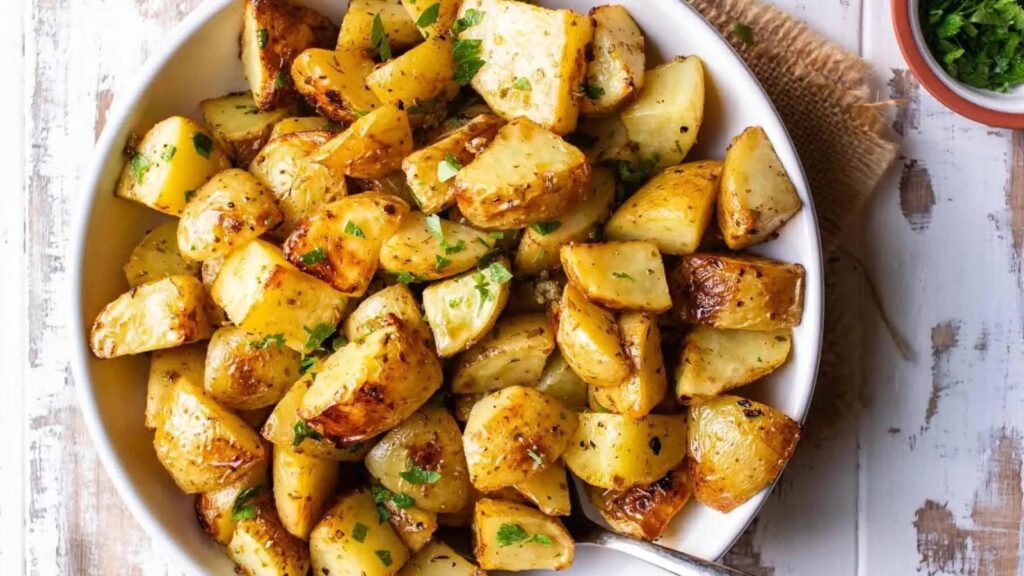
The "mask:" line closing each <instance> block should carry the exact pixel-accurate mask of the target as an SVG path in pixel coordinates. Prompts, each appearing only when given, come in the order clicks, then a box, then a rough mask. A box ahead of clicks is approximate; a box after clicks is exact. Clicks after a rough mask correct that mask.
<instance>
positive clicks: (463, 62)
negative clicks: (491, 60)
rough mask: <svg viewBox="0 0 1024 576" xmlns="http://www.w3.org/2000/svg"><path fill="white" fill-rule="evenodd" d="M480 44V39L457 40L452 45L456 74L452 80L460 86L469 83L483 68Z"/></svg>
mask: <svg viewBox="0 0 1024 576" xmlns="http://www.w3.org/2000/svg"><path fill="white" fill-rule="evenodd" d="M480 44H481V41H480V40H456V41H455V44H453V45H452V58H454V59H455V74H454V75H453V76H452V80H455V82H457V83H458V84H459V85H460V86H465V85H467V84H469V81H470V80H472V79H473V77H474V76H476V73H477V72H479V71H480V68H483V65H484V61H483V60H481V59H480Z"/></svg>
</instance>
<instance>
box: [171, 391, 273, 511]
mask: <svg viewBox="0 0 1024 576" xmlns="http://www.w3.org/2000/svg"><path fill="white" fill-rule="evenodd" d="M167 394H168V395H167V399H166V400H165V403H164V413H163V415H162V417H161V418H160V420H159V422H158V424H157V428H156V436H154V438H153V446H154V448H156V456H157V458H158V459H159V460H160V463H161V464H163V465H164V468H166V469H167V472H168V473H170V475H171V478H173V479H174V482H175V483H176V484H177V485H178V487H179V488H181V490H182V491H183V492H185V493H186V494H195V493H197V492H206V491H209V490H216V489H217V488H223V487H224V486H227V485H228V484H231V483H232V482H235V481H237V480H239V479H240V478H242V477H244V476H245V475H246V474H247V473H248V471H249V469H250V468H252V467H253V466H256V465H257V463H258V462H259V461H260V460H263V459H265V458H266V457H267V454H266V448H264V446H263V444H262V443H261V442H260V437H259V435H258V434H256V432H255V431H254V430H253V429H252V428H250V427H249V425H248V424H246V423H245V421H244V420H242V419H241V418H239V417H238V416H236V415H234V414H233V413H231V412H230V411H229V410H227V409H226V408H223V407H222V406H220V405H219V404H217V403H216V402H215V401H214V400H213V399H212V398H210V397H209V396H207V395H206V394H205V393H204V392H203V389H202V388H200V387H199V386H196V385H195V384H192V383H191V382H189V381H187V380H185V379H179V380H178V381H177V382H176V383H175V384H174V388H172V389H171V390H170V391H169V392H168V393H167Z"/></svg>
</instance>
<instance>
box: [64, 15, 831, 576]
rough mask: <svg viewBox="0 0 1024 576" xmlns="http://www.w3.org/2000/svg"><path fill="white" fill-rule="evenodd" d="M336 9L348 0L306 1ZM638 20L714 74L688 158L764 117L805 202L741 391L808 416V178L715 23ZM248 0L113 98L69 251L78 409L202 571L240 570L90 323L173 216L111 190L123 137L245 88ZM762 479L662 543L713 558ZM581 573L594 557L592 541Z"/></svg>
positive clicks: (817, 284) (136, 362)
mask: <svg viewBox="0 0 1024 576" xmlns="http://www.w3.org/2000/svg"><path fill="white" fill-rule="evenodd" d="M303 3H305V4H308V5H310V6H312V7H314V8H317V9H319V10H321V11H323V12H324V13H326V14H328V15H329V16H331V17H332V18H334V19H335V20H336V21H340V19H341V16H342V14H343V13H344V6H345V3H344V2H338V1H337V0H304V1H303ZM600 3H601V2H599V1H597V0H542V1H541V2H539V4H542V5H547V6H552V7H567V8H573V9H575V10H577V11H582V12H586V11H588V10H589V9H590V8H592V7H593V6H595V5H598V4H600ZM620 3H621V4H623V5H624V6H625V7H626V8H627V9H628V10H629V11H630V13H631V14H632V15H633V17H634V18H635V19H636V20H637V22H638V23H639V25H640V26H641V28H643V30H644V32H645V35H646V37H647V40H648V46H649V52H650V56H651V58H652V59H653V58H656V59H660V58H664V57H671V56H674V55H679V54H697V55H699V56H700V57H701V58H702V59H703V60H704V62H705V65H706V69H707V74H708V79H707V80H708V82H707V86H708V102H707V107H706V119H705V124H704V125H703V127H702V128H701V130H700V134H699V138H698V140H699V143H698V145H697V146H696V147H695V149H694V151H693V152H692V153H691V154H690V158H721V157H722V155H723V154H724V151H725V148H726V146H727V144H728V143H729V139H730V138H731V137H732V136H733V135H735V134H738V133H739V132H740V131H742V129H743V128H745V127H746V126H749V125H760V126H762V127H763V128H764V129H765V131H766V132H767V134H768V136H769V137H770V138H771V140H772V142H773V143H774V145H775V148H776V150H777V152H778V153H779V156H780V158H781V159H782V162H783V164H784V165H785V167H786V169H787V171H788V172H789V174H790V176H791V177H792V179H793V181H794V183H795V184H796V187H797V190H798V192H799V194H800V197H801V198H802V199H803V201H804V204H805V208H804V209H803V210H802V211H800V212H799V213H798V214H797V215H796V216H795V217H794V218H793V219H792V221H790V222H789V223H788V224H787V225H786V226H785V227H784V228H783V230H782V231H781V234H780V236H779V238H778V239H776V240H774V241H772V242H769V243H767V244H764V245H762V246H760V247H758V249H757V250H756V251H757V252H759V253H762V254H764V255H768V256H771V257H775V258H779V259H782V260H787V261H791V262H799V263H801V264H803V266H804V267H805V268H806V271H807V277H806V293H805V311H804V318H803V323H802V324H801V325H800V326H799V327H797V328H796V329H795V330H794V333H793V354H792V358H791V359H790V361H789V362H788V363H787V364H786V365H785V366H784V367H783V368H782V369H780V370H779V371H777V372H776V373H774V374H773V375H772V376H771V377H769V378H767V379H765V380H764V381H762V382H759V383H757V384H755V385H753V386H751V387H748V388H746V389H744V390H743V391H742V393H743V394H744V395H749V396H751V397H753V398H756V399H758V400H761V401H764V402H766V403H768V404H770V405H772V406H775V407H778V408H780V409H781V410H783V411H785V412H786V413H788V414H790V415H791V416H793V417H795V418H798V419H801V420H802V419H803V417H804V414H805V413H806V410H807V407H808V405H809V402H810V398H811V393H812V391H813V387H814V378H815V374H816V372H817V362H818V355H819V347H820V342H821V338H820V335H821V322H822V293H821V291H822V276H821V255H820V249H819V243H818V235H817V225H816V222H815V217H814V210H813V206H812V203H811V198H810V195H809V193H808V187H807V184H806V180H805V178H804V175H803V172H802V170H801V167H800V163H799V160H798V158H797V156H796V153H795V151H794V149H793V146H792V143H791V141H790V140H789V137H788V135H787V134H786V131H785V128H784V127H783V125H782V124H781V122H780V120H779V118H778V116H777V115H776V113H775V110H774V109H773V108H772V105H771V103H770V102H769V101H768V99H767V97H766V96H765V95H764V92H763V91H762V90H761V88H760V86H759V85H758V84H757V82H756V80H755V79H754V78H753V76H752V75H751V74H750V72H749V71H748V70H747V68H746V67H745V66H744V64H743V63H742V62H741V60H740V59H739V58H738V56H736V54H735V53H734V52H733V51H732V49H731V47H729V45H728V44H727V43H726V42H725V41H724V40H723V39H722V38H721V37H720V36H719V35H718V34H717V32H716V31H714V29H713V28H712V27H711V26H709V25H708V24H707V23H705V22H704V20H703V19H702V18H701V17H700V16H699V15H698V14H697V13H696V12H695V11H694V10H693V9H692V8H690V7H689V6H688V5H687V4H685V3H683V2H678V1H677V0H620ZM241 6H242V4H241V2H238V1H233V0H211V1H208V2H206V3H205V4H203V5H202V6H201V7H200V8H199V9H198V10H197V11H196V12H195V13H193V14H192V15H190V16H189V17H188V18H187V19H186V21H185V22H184V23H183V24H182V25H181V26H180V27H179V28H178V29H177V30H176V31H175V32H174V34H172V36H171V37H170V38H169V39H168V41H167V42H166V43H165V46H166V48H165V50H164V52H162V53H160V54H158V55H157V56H156V57H155V58H153V59H152V60H151V61H150V62H149V63H147V65H146V68H145V69H144V72H143V75H142V77H141V78H140V80H139V82H138V84H137V85H135V86H134V89H133V91H132V92H130V93H126V94H124V95H123V96H122V98H121V99H120V100H119V101H118V102H117V103H116V108H115V110H114V113H113V115H112V118H111V121H110V122H109V123H108V126H107V129H106V131H105V133H104V134H103V136H102V138H101V139H100V142H99V143H98V145H97V148H96V158H95V161H94V166H93V172H92V174H91V177H90V179H89V180H88V181H86V183H85V186H86V187H85V190H84V191H83V192H84V194H83V205H82V206H81V208H80V210H79V211H78V220H77V226H78V229H77V233H76V234H75V236H74V237H75V239H76V245H75V252H74V253H73V254H72V268H73V270H72V278H73V281H72V285H71V287H70V289H71V291H72V293H71V297H72V302H73V306H72V310H73V312H72V314H73V318H72V326H73V332H72V333H73V334H74V335H75V336H74V337H75V342H74V346H75V353H74V355H73V369H74V375H75V380H76V383H77V387H78V391H79V399H80V404H81V406H82V411H83V414H84V415H85V418H86V421H87V423H88V425H89V428H90V431H91V433H92V435H93V439H94V443H95V444H96V447H97V450H98V451H99V452H100V456H101V459H102V460H103V462H104V464H105V466H106V468H107V471H108V473H109V474H110V476H111V478H112V480H113V481H114V483H115V485H116V486H117V488H118V490H119V491H120V493H121V495H122V497H123V498H124V499H125V501H126V503H127V504H128V506H129V508H130V509H131V510H132V512H133V514H134V515H135V516H136V518H137V519H138V520H139V521H140V523H141V524H143V526H144V528H145V529H146V530H147V531H148V532H149V533H150V535H151V536H152V537H154V539H156V540H157V542H160V543H161V544H162V545H163V547H165V548H167V552H168V553H170V554H171V555H173V556H174V557H176V559H177V560H178V561H179V562H180V563H181V564H182V566H187V567H188V568H190V569H191V571H193V572H196V573H201V572H202V573H224V574H227V573H229V571H230V570H231V569H232V565H231V563H230V562H229V561H228V560H227V558H226V557H225V556H224V552H223V550H222V549H221V548H220V547H218V546H216V545H215V544H213V543H212V542H211V541H209V540H208V539H207V538H206V536H205V535H204V534H203V532H202V530H201V529H200V528H199V526H198V524H197V522H196V518H195V513H194V509H193V499H192V497H190V496H185V495H183V494H181V493H180V492H179V491H178V490H177V488H176V487H175V486H174V484H173V482H172V481H171V479H170V478H169V476H168V475H167V474H166V473H165V472H164V470H163V468H162V467H161V466H160V464H159V463H158V462H157V460H156V457H155V455H154V452H153V448H152V435H151V433H150V432H149V431H147V430H146V429H145V427H144V426H143V407H144V405H145V389H146V386H145V383H146V375H147V359H146V358H145V357H136V358H122V359H117V360H106V361H99V360H96V359H94V358H93V357H92V356H91V355H90V353H89V351H88V346H87V341H86V340H87V334H88V327H89V325H90V324H91V322H92V320H93V319H94V318H95V316H96V314H97V313H98V312H99V310H100V309H101V308H102V307H103V306H104V305H105V304H106V303H107V302H109V301H111V300H112V299H114V298H115V297H116V296H117V295H119V294H121V293H122V292H124V291H125V290H127V285H126V283H125V280H124V274H123V271H122V266H123V264H124V262H125V260H126V259H127V257H128V255H129V253H130V251H131V249H132V248H133V247H134V245H135V243H136V242H137V241H138V240H139V239H140V238H141V237H142V235H143V234H144V233H145V232H146V231H147V230H148V229H150V228H151V227H152V226H153V225H154V224H156V223H158V222H159V221H160V220H161V219H163V218H165V217H164V216H161V215H159V214H157V213H156V212H154V211H151V210H149V209H147V208H145V207H142V206H140V205H136V204H133V203H129V202H126V201H123V200H120V199H117V198H115V197H114V194H113V190H114V186H115V183H116V180H117V176H118V173H119V171H120V169H121V167H122V166H123V162H124V158H123V157H122V155H121V154H120V152H119V151H120V149H121V147H122V146H123V145H124V142H125V141H126V139H127V138H128V136H129V135H130V134H131V133H132V132H133V131H137V130H138V131H143V130H145V129H146V128H147V127H148V126H150V125H152V124H153V123H154V122H156V121H158V120H160V119H162V118H164V117H167V116H169V115H172V114H183V115H186V116H191V117H193V118H196V119H200V118H201V116H200V114H199V107H198V102H199V101H200V100H202V99H204V98H210V97H215V96H219V95H221V94H224V93H226V92H229V91H234V90H239V89H245V87H246V83H245V78H244V76H243V73H242V66H241V64H240V62H239V60H238V44H237V42H238V35H239V32H240V29H241ZM766 495H767V491H765V492H763V493H762V494H759V495H758V496H756V497H755V498H753V499H751V500H750V501H748V502H747V503H746V504H744V505H743V506H741V507H740V508H738V509H737V510H735V511H733V512H732V513H730V514H719V513H717V512H714V511H711V510H709V509H707V508H704V507H703V506H700V505H698V504H697V503H695V502H691V503H690V504H689V505H687V506H686V508H685V509H684V510H683V512H682V513H681V514H680V515H679V516H678V517H677V518H676V520H675V521H674V522H673V524H672V526H671V527H670V529H669V530H668V531H667V532H666V534H665V536H664V538H663V539H662V543H663V544H666V545H669V546H672V547H675V548H678V549H681V550H685V551H687V552H690V553H693V554H696V555H698V556H701V557H705V558H717V557H719V556H720V555H721V554H722V553H724V551H725V550H726V549H727V548H728V547H729V546H730V545H731V543H732V542H733V541H734V539H735V538H736V537H737V536H738V535H739V534H740V533H741V532H742V531H743V529H744V528H745V526H746V525H747V523H748V522H749V521H750V519H751V518H752V517H753V515H754V514H755V513H756V512H757V510H758V508H759V507H760V506H761V503H762V502H763V500H764V498H765V497H766ZM581 556H586V559H583V558H581V559H580V564H579V566H578V567H577V569H575V570H573V572H577V573H582V570H583V569H584V568H585V566H586V565H593V561H594V560H595V559H597V558H605V554H604V553H601V554H597V553H596V552H591V551H590V550H587V551H586V552H583V553H582V554H581Z"/></svg>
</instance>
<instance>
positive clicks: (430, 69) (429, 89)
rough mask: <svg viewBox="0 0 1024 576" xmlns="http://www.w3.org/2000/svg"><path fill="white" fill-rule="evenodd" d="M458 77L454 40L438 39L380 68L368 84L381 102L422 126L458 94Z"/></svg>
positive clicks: (417, 47) (429, 39)
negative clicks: (404, 111) (428, 117)
mask: <svg viewBox="0 0 1024 576" xmlns="http://www.w3.org/2000/svg"><path fill="white" fill-rule="evenodd" d="M454 74H455V61H454V60H453V59H452V42H451V40H450V39H448V38H446V37H445V36H434V37H432V38H428V39H427V40H426V41H425V42H423V43H422V44H420V45H419V46H416V47H415V48H412V49H411V50H409V51H408V52H406V53H405V54H402V55H401V56H398V57H396V58H394V59H393V60H388V61H387V62H384V63H383V64H381V65H380V66H378V67H377V69H376V70H374V71H373V72H371V73H370V75H369V76H367V77H366V85H367V86H368V87H369V88H370V90H372V91H373V93H374V94H375V95H376V96H377V98H379V99H380V101H381V102H385V103H387V104H391V105H392V106H395V107H397V108H398V109H399V110H406V111H408V112H409V114H410V115H411V117H412V118H411V120H412V122H413V123H415V124H418V123H420V122H421V121H422V120H423V119H424V117H425V116H437V115H438V114H439V113H441V112H443V110H444V109H445V106H446V105H447V104H448V101H449V100H451V99H452V98H453V97H454V96H455V95H456V94H458V92H459V85H458V84H456V83H455V81H454V80H452V76H453V75H454Z"/></svg>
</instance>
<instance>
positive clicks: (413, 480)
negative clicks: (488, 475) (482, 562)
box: [366, 406, 469, 512]
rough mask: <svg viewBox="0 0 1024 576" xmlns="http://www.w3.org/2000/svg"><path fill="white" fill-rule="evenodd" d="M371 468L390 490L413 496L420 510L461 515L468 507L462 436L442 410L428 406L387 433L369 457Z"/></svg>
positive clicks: (368, 465) (371, 472) (369, 467)
mask: <svg viewBox="0 0 1024 576" xmlns="http://www.w3.org/2000/svg"><path fill="white" fill-rule="evenodd" d="M366 469H367V470H369V471H370V474H373V475H374V477H376V478H377V479H378V480H379V481H380V483H381V484H383V485H384V487H385V488H387V489H388V490H391V491H392V492H396V493H400V494H405V495H408V496H411V497H412V498H413V499H414V500H415V501H416V502H415V505H416V507H417V508H421V509H423V510H427V511H430V512H457V511H458V510H460V509H461V508H462V507H463V506H465V504H466V495H467V494H468V492H469V473H468V471H467V469H466V456H465V454H464V452H463V449H462V433H461V431H460V430H459V425H458V424H457V423H456V422H455V419H454V418H452V416H451V414H449V413H448V411H447V410H445V409H444V408H442V407H434V406H425V407H423V408H422V409H420V410H419V411H418V412H416V413H415V414H413V415H412V416H410V417H409V418H408V419H407V420H405V421H404V422H402V423H401V424H399V425H398V427H396V428H394V429H392V430H391V431H390V432H388V433H387V434H385V435H384V437H383V438H381V440H380V442H378V443H377V445H376V446H374V448H373V449H372V450H370V453H369V454H367V455H366Z"/></svg>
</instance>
